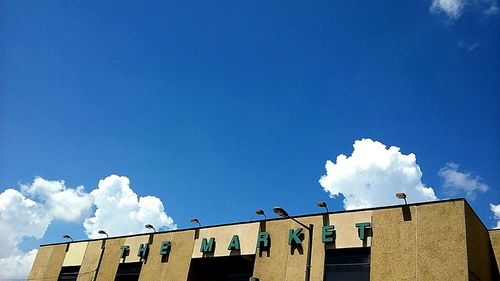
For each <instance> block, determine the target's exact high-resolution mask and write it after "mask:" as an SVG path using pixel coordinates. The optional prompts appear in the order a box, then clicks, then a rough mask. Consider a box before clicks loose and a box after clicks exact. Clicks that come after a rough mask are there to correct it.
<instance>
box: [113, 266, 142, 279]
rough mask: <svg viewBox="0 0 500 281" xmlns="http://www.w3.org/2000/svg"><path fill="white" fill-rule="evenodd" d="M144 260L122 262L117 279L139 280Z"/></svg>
mask: <svg viewBox="0 0 500 281" xmlns="http://www.w3.org/2000/svg"><path fill="white" fill-rule="evenodd" d="M141 267H142V262H131V263H120V265H119V266H118V270H117V272H116V277H115V281H137V280H139V274H141Z"/></svg>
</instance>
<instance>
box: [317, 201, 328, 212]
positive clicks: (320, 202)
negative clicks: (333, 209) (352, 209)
mask: <svg viewBox="0 0 500 281" xmlns="http://www.w3.org/2000/svg"><path fill="white" fill-rule="evenodd" d="M316 205H317V206H318V207H320V208H325V209H326V212H327V213H328V212H329V211H328V206H327V205H326V202H325V201H318V203H316Z"/></svg>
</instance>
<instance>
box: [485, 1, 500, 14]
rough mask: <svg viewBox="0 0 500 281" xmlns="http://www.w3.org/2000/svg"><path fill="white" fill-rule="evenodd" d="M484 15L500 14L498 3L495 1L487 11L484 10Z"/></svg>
mask: <svg viewBox="0 0 500 281" xmlns="http://www.w3.org/2000/svg"><path fill="white" fill-rule="evenodd" d="M484 13H485V14H487V15H496V14H498V4H497V3H496V1H494V2H493V3H492V4H491V6H489V7H488V8H487V9H486V10H484Z"/></svg>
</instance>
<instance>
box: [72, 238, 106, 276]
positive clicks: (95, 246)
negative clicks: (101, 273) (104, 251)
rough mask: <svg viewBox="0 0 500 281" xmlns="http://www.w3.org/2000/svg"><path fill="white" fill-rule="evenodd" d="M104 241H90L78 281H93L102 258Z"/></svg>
mask: <svg viewBox="0 0 500 281" xmlns="http://www.w3.org/2000/svg"><path fill="white" fill-rule="evenodd" d="M102 243H103V241H102V240H97V241H90V242H88V244H87V248H86V249H85V254H84V256H83V260H82V264H81V267H80V272H79V275H78V278H77V279H76V280H77V281H87V280H93V278H94V277H95V272H96V269H97V264H98V262H99V257H100V256H101V247H102Z"/></svg>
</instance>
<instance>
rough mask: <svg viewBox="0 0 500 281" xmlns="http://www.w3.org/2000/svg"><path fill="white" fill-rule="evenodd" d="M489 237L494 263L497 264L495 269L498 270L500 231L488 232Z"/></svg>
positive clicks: (499, 267)
mask: <svg viewBox="0 0 500 281" xmlns="http://www.w3.org/2000/svg"><path fill="white" fill-rule="evenodd" d="M489 235H490V241H491V247H492V248H493V254H494V255H495V261H496V263H497V269H499V270H500V229H498V230H490V231H489Z"/></svg>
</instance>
